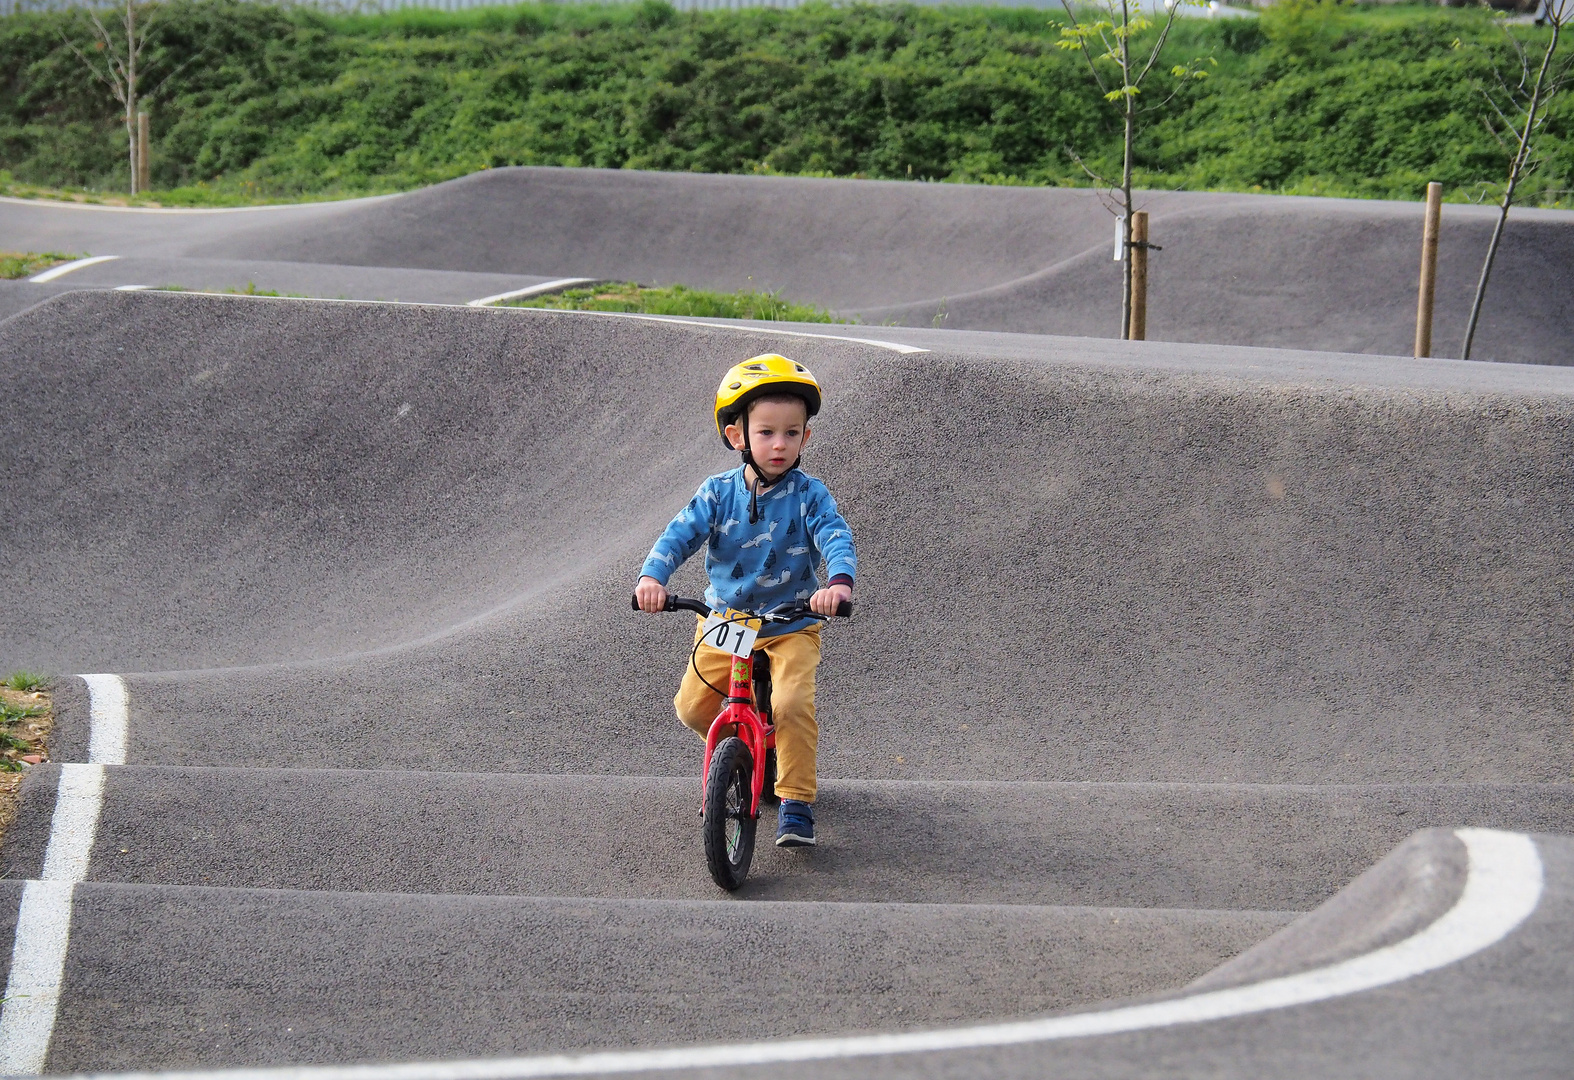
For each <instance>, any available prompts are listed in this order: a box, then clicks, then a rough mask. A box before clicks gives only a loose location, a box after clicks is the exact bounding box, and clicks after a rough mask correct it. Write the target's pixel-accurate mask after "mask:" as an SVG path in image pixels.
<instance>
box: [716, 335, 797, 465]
mask: <svg viewBox="0 0 1574 1080" xmlns="http://www.w3.org/2000/svg"><path fill="white" fill-rule="evenodd" d="M767 394H796V395H797V396H798V397H801V398H803V403H804V405H805V406H807V408H808V410H809V413H808V415H810V416H813V415H814V414H815V413H817V412H819V411H820V384H819V383H817V382H815V381H814V375H813V373H812V372H810V371H809V369H808V368H806V367H804V366H803V365H802V364H800V363H798V362H797V361H796V360H789V359H787V358H786V357H785V356H778V355H777V354H776V353H765V354H763V355H761V356H752V357H750V358H749V359H747V360H745V361H744V362H743V363H741V364H735V365H733V366H732V367H731V368H729V369H728V371H727V374H726V375H724V376H723V377H722V380H721V385H720V386H718V387H717V388H716V433H717V434H718V435H720V436H721V441H722V442H724V443H727V446H728V447H729V448H730V447H731V446H732V443H730V442H727V431H726V427H727V425H728V424H731V423H735V422H736V421H737V419H738V417H739V416H742V415H743V413H744V412H745V411H746V410H747V409H748V407H749V403H750V402H751V401H754V400H755V399H757V398H761V397H764V396H766V395H767Z"/></svg>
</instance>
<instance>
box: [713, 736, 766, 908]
mask: <svg viewBox="0 0 1574 1080" xmlns="http://www.w3.org/2000/svg"><path fill="white" fill-rule="evenodd" d="M753 772H754V758H753V756H752V755H751V754H750V753H749V748H748V747H747V746H745V745H744V743H743V740H742V739H739V738H737V737H736V736H734V737H733V738H730V739H723V740H722V741H721V742H720V743H719V744H717V746H716V750H715V752H714V753H712V754H711V759H710V770H709V772H707V773H706V775H705V815H704V819H703V825H702V831H703V833H704V836H705V865H706V866H707V867H708V868H709V870H710V876H711V879H712V880H713V881H715V882H716V884H717V885H720V886H721V887H722V888H723V889H726V890H727V891H728V892H735V891H737V890H738V889H739V888H741V887H742V886H743V883H744V881H745V880H746V879H747V878H748V876H749V863H750V862H751V861H752V860H753V858H754V835H755V831H756V829H757V828H758V826H759V821H758V820H757V819H756V818H755V817H754V816H753V815H751V814H750V813H749V801H750V799H751V797H752V794H751V787H752V785H751V780H752V777H753ZM740 786H741V792H740V791H738V790H737V788H738V787H740ZM729 788H733V789H734V791H733V794H734V802H733V809H732V813H730V814H729V813H728V799H727V795H728V789H729ZM740 796H741V801H740V798H739V797H740ZM729 820H735V821H737V823H738V836H737V841H736V843H735V844H734V845H732V848H731V850H729V849H728V843H727V822H728V821H729Z"/></svg>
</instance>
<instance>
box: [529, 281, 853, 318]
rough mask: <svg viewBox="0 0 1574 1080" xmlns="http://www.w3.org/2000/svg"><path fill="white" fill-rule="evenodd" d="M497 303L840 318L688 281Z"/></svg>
mask: <svg viewBox="0 0 1574 1080" xmlns="http://www.w3.org/2000/svg"><path fill="white" fill-rule="evenodd" d="M499 306H500V307H523V308H545V309H548V310H552V311H618V312H627V313H631V314H639V315H690V316H698V317H701V318H708V319H757V320H761V321H765V322H812V323H839V322H849V321H851V320H848V319H841V318H838V317H837V316H835V315H833V314H831V312H829V311H826V310H825V309H824V308H818V307H814V306H813V305H811V304H794V303H792V302H790V301H787V300H783V299H782V298H781V297H780V296H778V295H776V294H775V293H768V292H749V291H747V290H743V291H739V292H732V293H720V292H706V291H705V290H703V289H691V288H689V287H688V286H687V285H664V286H659V287H650V286H645V285H638V284H635V283H634V282H632V281H621V282H614V283H608V284H602V285H593V286H590V287H588V288H583V289H565V290H564V291H563V292H560V293H552V294H550V295H548V296H531V297H526V298H525V299H522V300H510V301H507V302H505V303H503V304H501V305H499Z"/></svg>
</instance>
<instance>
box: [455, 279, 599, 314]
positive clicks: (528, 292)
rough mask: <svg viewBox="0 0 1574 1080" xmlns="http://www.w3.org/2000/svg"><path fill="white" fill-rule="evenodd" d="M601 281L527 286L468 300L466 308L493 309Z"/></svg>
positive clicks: (544, 283)
mask: <svg viewBox="0 0 1574 1080" xmlns="http://www.w3.org/2000/svg"><path fill="white" fill-rule="evenodd" d="M601 280H603V279H602V278H588V277H566V278H558V279H557V280H556V281H543V282H542V283H541V284H539V285H527V286H525V287H524V288H523V289H515V290H514V291H513V292H500V293H498V294H497V295H496V296H483V297H481V299H479V300H467V301H466V302H465V307H491V306H492V305H493V304H501V303H502V302H503V301H504V300H522V299H524V298H525V297H527V296H539V295H541V294H542V293H549V292H557V291H559V290H560V289H567V288H571V287H572V286H575V285H584V284H586V283H587V282H591V281H601Z"/></svg>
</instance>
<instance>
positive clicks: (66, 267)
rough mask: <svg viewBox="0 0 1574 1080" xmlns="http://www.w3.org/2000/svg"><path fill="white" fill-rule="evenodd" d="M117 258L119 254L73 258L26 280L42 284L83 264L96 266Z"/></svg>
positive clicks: (78, 268) (81, 266)
mask: <svg viewBox="0 0 1574 1080" xmlns="http://www.w3.org/2000/svg"><path fill="white" fill-rule="evenodd" d="M118 258H120V256H119V255H94V256H92V257H91V258H87V259H73V260H72V261H71V262H68V263H61V264H60V265H59V266H56V267H53V268H51V269H49V270H45V271H44V272H43V273H42V274H34V275H33V276H32V277H30V278H28V279H27V280H28V281H31V282H32V283H33V284H34V285H43V284H46V283H47V282H51V281H53V280H55V278H58V277H65V276H66V275H67V274H69V273H72V272H74V271H76V270H80V269H82V268H83V267H84V266H97V265H98V264H99V263H106V262H113V261H114V260H116V259H118Z"/></svg>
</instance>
